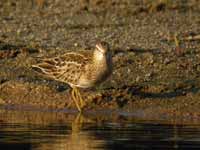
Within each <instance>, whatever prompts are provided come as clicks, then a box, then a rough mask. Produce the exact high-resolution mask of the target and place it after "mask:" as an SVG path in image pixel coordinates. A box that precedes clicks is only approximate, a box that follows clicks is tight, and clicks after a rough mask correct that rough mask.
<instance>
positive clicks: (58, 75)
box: [32, 42, 112, 112]
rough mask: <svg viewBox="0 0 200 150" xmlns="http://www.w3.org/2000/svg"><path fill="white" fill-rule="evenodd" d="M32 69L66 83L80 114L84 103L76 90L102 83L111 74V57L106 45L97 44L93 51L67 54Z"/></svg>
mask: <svg viewBox="0 0 200 150" xmlns="http://www.w3.org/2000/svg"><path fill="white" fill-rule="evenodd" d="M32 67H33V68H36V69H37V70H38V69H39V70H40V72H42V73H43V74H44V75H46V76H48V77H50V78H53V79H54V80H57V81H61V82H65V83H68V84H69V85H70V86H71V87H72V93H71V94H72V99H73V101H74V103H75V104H76V107H77V109H78V110H79V111H80V112H81V111H82V109H83V107H84V106H85V102H84V101H83V99H82V97H81V94H80V92H79V90H78V88H91V87H94V86H96V85H97V84H99V83H101V82H103V81H104V80H105V79H106V78H107V77H108V76H109V75H110V74H111V72H112V56H111V52H110V48H109V45H108V43H106V42H99V43H97V44H96V47H95V50H94V51H76V52H67V53H65V54H63V55H61V56H58V57H54V58H48V59H44V60H42V62H41V63H38V64H36V65H33V66H32Z"/></svg>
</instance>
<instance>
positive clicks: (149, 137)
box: [0, 109, 200, 150]
mask: <svg viewBox="0 0 200 150" xmlns="http://www.w3.org/2000/svg"><path fill="white" fill-rule="evenodd" d="M189 148H190V149H191V148H196V149H200V126H198V125H176V124H173V125H168V124H163V123H161V122H160V123H159V122H156V121H149V122H148V121H145V122H142V121H136V120H135V121H134V118H126V117H125V116H113V118H112V117H111V118H107V117H106V116H105V115H102V116H101V115H99V116H98V117H96V116H95V115H93V116H90V115H80V114H76V113H71V114H68V113H64V112H33V111H19V110H4V109H1V110H0V150H4V149H5V150H9V149H11V150H13V149H14V150H65V149H66V150H68V149H69V150H79V149H80V150H88V149H100V150H107V149H114V150H118V149H119V150H124V149H189Z"/></svg>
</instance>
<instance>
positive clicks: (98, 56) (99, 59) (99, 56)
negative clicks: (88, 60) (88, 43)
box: [93, 50, 106, 64]
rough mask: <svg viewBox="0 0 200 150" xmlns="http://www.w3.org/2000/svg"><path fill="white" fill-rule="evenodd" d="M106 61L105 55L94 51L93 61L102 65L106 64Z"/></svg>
mask: <svg viewBox="0 0 200 150" xmlns="http://www.w3.org/2000/svg"><path fill="white" fill-rule="evenodd" d="M105 59H106V57H105V55H104V54H103V53H101V52H100V51H98V50H95V51H94V55H93V60H94V63H98V64H99V63H102V62H104V61H105Z"/></svg>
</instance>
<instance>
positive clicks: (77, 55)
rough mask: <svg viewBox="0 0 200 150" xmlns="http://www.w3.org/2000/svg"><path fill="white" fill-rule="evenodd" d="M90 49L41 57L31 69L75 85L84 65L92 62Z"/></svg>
mask: <svg viewBox="0 0 200 150" xmlns="http://www.w3.org/2000/svg"><path fill="white" fill-rule="evenodd" d="M92 56H93V53H92V52H91V51H76V52H68V53H65V54H63V55H60V56H57V57H54V58H47V59H42V60H40V62H39V63H38V64H36V65H33V66H32V67H33V69H34V70H36V71H37V72H40V73H42V74H43V75H45V76H47V77H50V78H53V79H54V80H58V81H61V82H65V83H68V84H70V85H77V84H78V80H79V78H80V76H81V75H82V73H84V72H85V66H86V65H87V64H88V63H90V62H92Z"/></svg>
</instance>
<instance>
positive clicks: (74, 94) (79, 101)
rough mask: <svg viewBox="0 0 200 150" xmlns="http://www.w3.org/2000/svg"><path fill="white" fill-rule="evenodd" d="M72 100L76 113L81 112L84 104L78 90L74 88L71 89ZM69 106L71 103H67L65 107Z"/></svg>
mask: <svg viewBox="0 0 200 150" xmlns="http://www.w3.org/2000/svg"><path fill="white" fill-rule="evenodd" d="M72 99H73V101H74V103H75V104H76V107H77V109H78V111H79V112H81V111H82V108H83V107H84V105H85V103H84V101H83V99H82V97H81V94H80V92H79V90H78V88H76V87H73V88H72ZM70 105H71V103H69V104H68V106H67V107H69V106H70Z"/></svg>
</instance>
